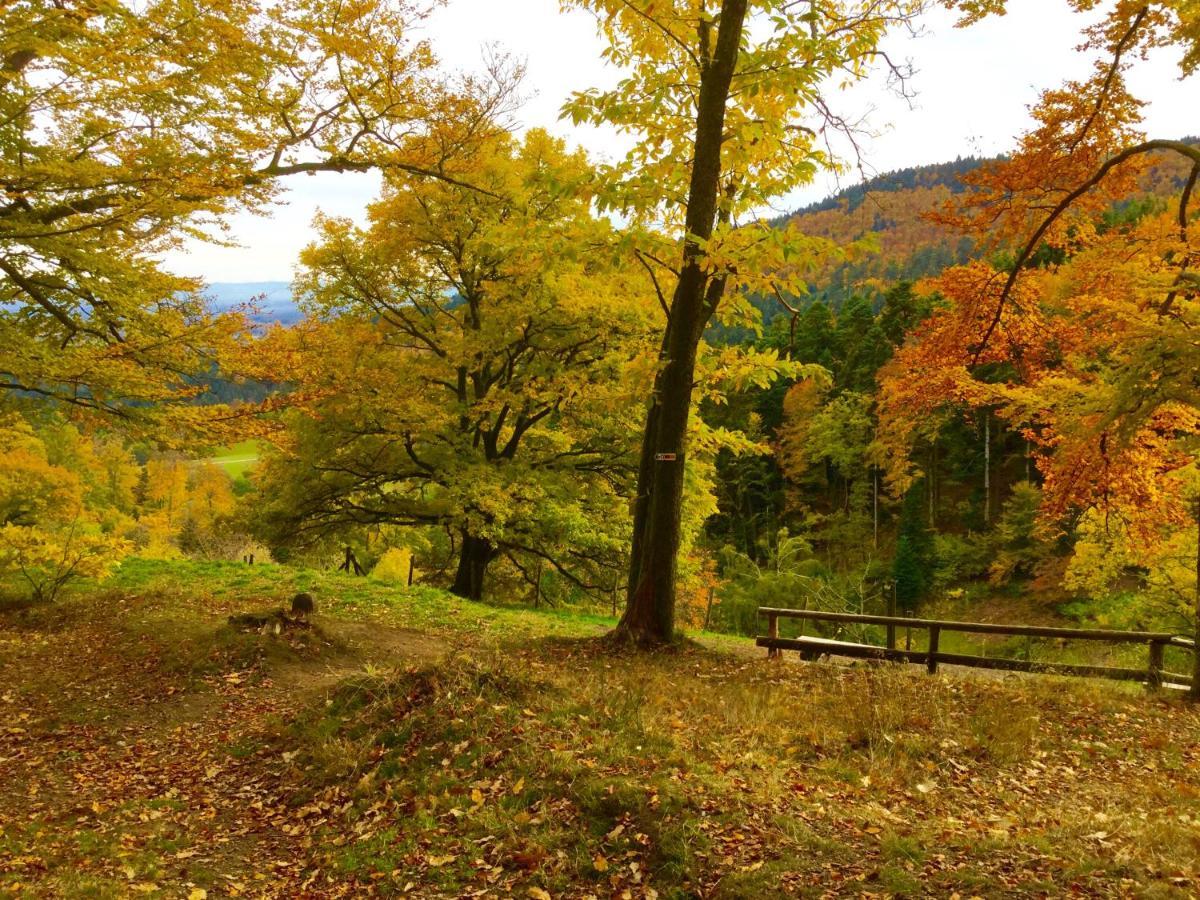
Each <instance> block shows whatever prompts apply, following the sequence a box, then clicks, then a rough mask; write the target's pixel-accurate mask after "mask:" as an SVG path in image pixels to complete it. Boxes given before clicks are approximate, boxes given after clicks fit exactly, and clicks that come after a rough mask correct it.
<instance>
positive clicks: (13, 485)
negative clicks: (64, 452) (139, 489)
mask: <svg viewBox="0 0 1200 900" xmlns="http://www.w3.org/2000/svg"><path fill="white" fill-rule="evenodd" d="M104 499H105V498H104V497H103V495H100V494H98V493H97V492H96V491H95V490H94V485H89V484H88V483H87V480H86V479H85V478H84V477H81V474H80V472H78V471H76V470H74V469H73V468H67V467H65V466H63V465H61V464H56V463H55V462H54V461H52V451H49V450H48V448H47V445H46V442H45V441H44V440H43V439H42V437H41V436H40V435H39V434H38V433H37V432H36V431H35V430H34V429H33V428H32V427H31V426H30V425H29V423H27V422H26V421H24V420H23V419H21V418H19V417H16V416H7V417H5V418H4V419H2V420H0V580H9V579H17V580H19V581H21V582H22V583H23V584H24V585H25V586H26V587H27V588H28V590H29V591H30V593H31V595H32V597H33V599H35V600H38V601H50V600H53V599H54V598H55V597H57V596H58V594H59V592H60V591H61V590H62V589H63V587H65V586H66V585H67V584H68V583H69V582H71V581H72V580H74V579H77V578H83V577H93V578H97V577H104V576H105V575H107V574H108V573H109V572H110V571H111V570H112V568H113V567H114V566H115V565H116V563H118V562H119V561H120V560H121V558H122V557H123V556H125V555H126V554H127V553H128V552H129V550H130V544H129V542H128V541H127V540H125V539H124V537H123V536H122V535H121V534H120V533H119V532H117V531H115V530H113V529H112V528H111V527H110V528H107V529H106V528H105V527H104V523H103V521H102V515H103V512H104Z"/></svg>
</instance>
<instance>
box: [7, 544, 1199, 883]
mask: <svg viewBox="0 0 1200 900" xmlns="http://www.w3.org/2000/svg"><path fill="white" fill-rule="evenodd" d="M298 590H310V591H312V592H313V593H314V594H315V595H316V598H317V623H318V625H319V626H320V628H321V631H322V632H323V634H324V636H323V637H320V638H319V639H318V638H315V637H314V638H313V639H310V640H306V639H304V638H303V637H302V636H297V637H294V638H293V639H291V640H282V639H279V638H275V637H271V636H262V635H258V634H243V633H240V632H235V631H233V630H232V629H230V628H228V627H227V626H226V625H225V624H224V619H225V617H226V616H227V615H228V614H229V613H230V612H233V611H247V610H255V609H265V608H271V607H274V606H279V605H283V604H284V603H286V601H287V599H288V598H290V596H291V594H292V593H294V592H295V591H298ZM612 624H613V620H612V619H611V618H608V617H603V616H585V615H574V614H572V613H571V612H570V611H569V610H564V609H541V610H532V609H528V608H523V607H519V606H505V605H488V604H479V603H471V602H468V601H464V600H461V599H459V598H456V597H453V596H451V595H449V594H447V593H446V592H444V591H441V590H438V589H435V588H431V587H421V586H416V587H413V588H406V587H396V586H391V585H388V584H384V583H381V582H376V581H373V580H371V579H369V578H357V577H353V576H348V575H344V574H342V573H334V572H321V571H313V570H305V569H292V568H288V567H284V566H276V565H255V566H246V565H241V564H235V563H215V562H171V563H167V562H155V561H147V560H138V559H131V560H128V561H126V563H124V564H123V565H122V566H121V567H120V569H119V570H118V572H117V573H116V575H115V576H114V577H113V578H112V579H110V580H109V581H107V582H105V583H104V584H103V585H102V586H100V587H99V588H97V587H96V586H90V587H86V586H85V587H81V588H77V589H75V590H73V591H72V592H70V593H69V594H68V596H67V597H66V598H65V600H64V601H63V602H62V603H60V604H58V605H57V606H53V607H49V606H43V607H39V608H36V609H32V610H25V611H17V612H14V611H11V610H10V611H9V612H8V613H4V612H2V611H0V640H6V641H9V643H8V644H7V645H6V650H5V654H6V655H0V673H2V674H3V676H4V679H5V690H6V691H11V692H13V695H14V696H15V697H18V698H20V700H21V702H22V703H23V704H24V707H23V708H27V709H30V710H40V711H47V710H54V712H52V713H51V712H43V713H38V715H39V716H42V720H41V721H40V722H36V721H35V722H31V723H28V725H27V726H22V727H30V728H35V727H36V728H45V729H47V730H46V735H47V736H46V737H45V738H43V739H42V742H39V743H37V744H33V745H31V746H34V747H45V746H48V744H47V743H45V742H47V741H50V740H52V739H54V738H52V737H51V735H55V734H60V733H61V734H81V733H83V732H81V731H79V729H81V728H82V729H85V730H88V729H97V728H107V729H113V734H114V735H116V736H118V737H120V739H121V740H128V739H130V738H127V737H125V735H127V734H128V735H138V736H139V737H137V738H136V739H137V740H140V741H144V742H146V743H145V750H144V752H143V751H141V750H139V753H138V754H136V755H134V756H132V757H128V758H125V757H123V758H125V759H126V762H125V763H124V764H125V765H131V764H134V763H133V762H130V760H134V761H136V760H142V759H146V760H150V761H151V762H153V761H154V760H156V759H157V760H163V759H164V757H165V758H167V759H170V760H171V765H172V767H173V768H178V769H179V770H180V771H181V772H183V773H184V774H183V777H180V778H178V779H174V780H173V783H176V784H178V785H180V787H181V789H183V790H184V791H185V793H182V794H180V795H179V797H178V798H177V802H176V801H172V804H173V805H171V806H162V805H161V801H159V800H155V799H153V798H151V799H147V798H146V797H141V796H132V795H131V796H129V797H128V798H126V797H125V794H124V792H114V793H115V795H116V796H119V797H121V798H122V802H121V803H120V804H119V805H116V806H113V807H112V808H111V811H108V810H109V807H108V805H107V804H103V805H104V807H105V810H106V811H105V812H104V813H96V814H95V815H94V816H93V815H92V814H90V813H86V811H85V812H84V813H82V815H84V821H86V822H87V823H88V830H87V831H86V832H84V831H79V833H78V839H73V840H69V841H65V840H62V839H61V834H62V831H63V829H64V828H66V827H68V826H66V825H64V824H63V823H64V822H69V821H73V819H72V818H62V817H61V815H60V817H59V818H55V817H54V816H53V815H51V814H50V812H52V811H53V810H51V811H47V810H46V809H42V808H40V807H39V811H38V812H37V814H36V815H33V814H32V811H26V810H24V808H23V807H22V806H21V804H24V803H26V802H27V800H26V799H23V797H22V794H21V793H19V792H18V793H17V794H15V795H13V798H12V799H14V800H15V802H16V806H12V807H10V808H11V809H12V815H13V818H12V819H11V820H10V821H11V822H13V823H16V822H21V823H26V824H22V825H21V827H20V828H19V829H17V828H15V827H14V828H12V829H11V830H8V831H4V838H5V840H6V841H8V842H9V846H8V847H4V846H3V843H2V842H0V850H3V851H6V852H8V853H9V855H11V856H14V857H28V858H33V857H37V858H38V859H42V860H44V861H45V862H46V863H47V864H48V865H49V866H50V868H49V870H48V871H47V872H46V874H45V875H44V876H43V875H41V874H39V871H40V870H38V869H37V868H36V867H35V866H34V865H33V864H32V863H30V864H29V865H27V866H26V867H25V868H24V869H23V870H21V871H20V872H19V873H18V872H16V871H15V870H14V872H13V873H12V874H10V875H6V874H4V873H3V871H2V870H0V895H2V894H3V892H4V890H5V887H6V885H8V886H11V883H12V882H13V881H15V880H17V879H22V880H32V886H28V885H27V887H26V890H27V891H28V890H31V889H32V890H33V891H34V893H35V894H36V893H37V890H38V889H39V888H43V889H44V892H48V893H51V894H53V893H55V892H56V891H57V892H58V893H60V894H68V895H72V896H74V895H93V896H119V895H121V892H122V890H127V889H128V885H129V884H130V883H140V882H145V883H151V882H153V883H155V884H157V885H158V886H159V887H160V888H161V890H162V893H163V895H165V896H186V894H187V891H186V890H183V889H182V888H183V887H185V886H186V885H187V884H188V883H195V884H199V885H202V886H204V887H206V888H208V889H209V890H210V892H211V891H213V890H214V889H216V888H217V887H219V886H220V885H222V884H224V883H226V882H229V883H233V881H234V880H236V881H238V882H240V883H243V884H257V882H252V881H251V879H252V878H254V877H255V874H254V872H253V871H251V872H247V870H246V869H244V868H238V866H240V865H241V863H240V862H238V860H242V859H245V860H246V864H247V865H253V864H254V860H253V855H254V851H253V850H252V849H246V848H243V847H242V845H241V844H240V843H237V845H236V846H234V845H230V846H231V847H233V849H235V850H236V853H235V854H232V855H222V854H221V853H220V852H215V851H213V849H212V847H213V845H212V843H211V839H210V838H208V837H206V835H207V834H208V832H209V831H210V830H211V829H210V827H209V826H208V825H206V824H205V821H206V820H205V818H204V816H202V815H196V814H193V812H192V810H191V809H189V808H187V807H186V805H183V806H181V805H179V804H182V803H184V802H185V798H186V797H188V796H192V795H189V794H187V793H186V789H187V786H188V785H199V786H200V787H199V788H194V790H199V791H200V796H205V794H204V792H205V791H208V790H210V788H209V787H207V786H208V785H213V786H214V787H212V788H211V789H212V790H216V787H215V785H216V784H218V783H219V779H218V780H217V781H210V780H209V779H210V776H209V775H208V774H206V773H207V770H208V769H209V767H210V766H211V767H212V768H213V771H224V770H226V769H229V770H230V771H232V772H234V773H235V774H234V777H233V778H232V780H231V782H230V784H229V788H228V789H229V790H230V791H231V792H233V793H232V794H231V795H230V796H231V797H233V798H236V797H240V796H241V795H240V794H239V793H237V792H239V791H242V790H244V789H245V786H246V785H249V784H256V785H261V786H262V789H263V793H262V798H263V799H264V802H267V803H268V804H270V803H275V804H277V806H275V807H273V808H272V811H271V813H270V819H271V822H272V823H274V824H273V826H272V827H275V826H276V825H277V826H279V830H276V831H271V832H270V834H271V835H273V837H271V838H270V840H272V841H275V842H283V843H276V844H274V845H272V846H271V847H270V850H269V853H270V854H271V855H270V857H269V859H270V860H285V861H288V862H289V863H294V864H295V870H294V872H291V870H289V873H283V872H282V871H275V872H274V874H273V875H272V878H280V879H285V878H286V879H290V880H281V881H279V883H278V884H276V883H275V882H274V881H272V882H268V883H264V884H263V895H264V896H299V895H304V894H305V893H306V892H310V893H318V894H319V893H321V890H322V889H324V887H325V886H326V885H332V884H336V885H337V886H338V887H339V889H342V890H344V891H348V892H349V895H362V894H366V893H373V894H375V895H379V896H395V895H401V894H404V893H406V892H408V893H412V892H415V893H416V894H417V895H419V896H461V895H464V894H468V893H480V892H485V891H490V892H491V894H492V895H495V896H526V897H528V896H532V897H540V896H542V895H541V894H540V893H539V892H540V891H545V892H547V893H549V894H550V895H551V896H552V897H559V896H584V895H587V894H594V895H596V896H622V895H623V893H624V892H626V891H628V892H629V893H630V895H631V896H634V897H640V896H649V893H648V892H647V890H646V889H647V888H649V889H652V890H653V891H654V892H655V893H656V894H657V896H659V897H662V898H668V897H680V898H682V897H687V896H697V895H700V896H712V897H761V896H778V895H794V896H819V895H820V894H821V893H822V891H825V892H833V893H837V894H841V895H859V894H863V893H869V894H874V895H878V896H889V895H894V896H905V895H917V896H920V895H928V894H933V895H939V896H942V895H945V896H948V895H950V894H953V893H955V892H959V893H961V894H962V895H964V896H968V895H981V896H989V897H991V896H1027V895H1031V894H1034V895H1036V894H1053V895H1058V894H1064V893H1070V892H1071V891H1072V890H1075V889H1077V888H1079V887H1081V886H1082V887H1084V888H1086V890H1085V891H1084V893H1088V892H1091V893H1094V894H1098V895H1122V894H1137V895H1146V896H1164V897H1170V896H1181V897H1182V896H1186V891H1187V889H1188V886H1189V885H1191V884H1192V883H1195V880H1196V878H1197V877H1200V841H1198V840H1197V838H1196V834H1197V832H1196V827H1197V823H1200V766H1197V765H1196V762H1197V758H1196V755H1195V748H1196V747H1197V746H1200V716H1198V715H1197V713H1196V711H1195V710H1193V709H1191V708H1190V707H1188V706H1186V705H1184V704H1182V703H1180V702H1179V701H1178V700H1177V699H1176V698H1167V697H1155V696H1150V695H1146V694H1145V693H1144V692H1135V693H1131V692H1127V691H1123V690H1120V689H1119V687H1118V686H1113V685H1109V684H1106V683H1102V682H1088V681H1083V680H1068V679H1049V678H1047V679H1042V678H1033V679H1019V680H1013V679H1004V680H997V679H991V678H980V677H975V676H973V675H959V674H943V675H939V676H937V677H933V678H930V677H928V676H927V675H925V674H924V673H923V672H922V671H921V670H920V668H919V667H916V666H909V667H899V666H884V667H875V666H852V665H832V664H828V663H817V664H812V665H804V664H800V663H798V662H797V661H796V660H795V657H794V655H793V656H789V657H788V658H787V659H786V660H785V661H784V662H782V663H768V662H766V660H765V659H764V658H763V657H762V656H761V655H760V654H759V653H758V652H754V653H750V652H748V651H750V650H751V649H752V645H750V643H749V642H748V641H747V640H745V639H734V638H724V639H722V640H720V641H708V640H706V641H705V642H704V644H703V645H702V644H698V643H694V642H688V643H684V644H682V645H681V646H679V647H677V648H675V649H673V650H671V651H666V652H661V653H653V654H627V653H622V654H614V652H613V651H612V650H611V649H610V648H609V647H608V646H607V645H605V644H603V643H602V642H600V641H598V640H596V638H597V637H599V636H600V635H602V634H603V633H604V632H605V631H607V630H608V629H609V628H611V626H612ZM397 638H403V639H404V641H421V642H423V644H424V645H425V648H426V649H427V650H428V651H429V652H427V653H424V654H423V655H421V656H420V657H419V658H418V657H415V656H413V655H412V653H411V647H410V645H409V644H406V643H404V641H400V642H396V640H395V639H397ZM85 651H86V652H85ZM48 660H53V664H47V661H48ZM231 676H234V678H233V680H231ZM309 684H311V685H312V686H311V687H309V688H308V689H307V690H308V692H307V693H297V692H298V691H301V692H302V691H303V690H305V688H304V686H305V685H309ZM81 685H82V686H83V687H82V689H83V690H85V691H86V693H85V694H80V690H81V688H80V686H81ZM77 695H78V696H77ZM59 707H61V708H59ZM260 710H262V712H260ZM197 715H200V716H207V715H211V716H214V717H217V718H220V724H219V726H218V725H214V728H213V730H214V733H213V734H212V735H211V738H210V743H209V744H208V745H206V746H207V749H206V753H207V755H205V756H203V757H202V758H200V757H197V753H196V751H195V749H194V747H193V744H194V743H195V742H196V741H197V740H198V739H201V738H202V737H203V732H202V731H201V730H198V726H200V725H202V724H203V720H201V722H199V723H197V722H195V721H194V717H195V716H197ZM237 715H240V716H243V717H244V718H242V719H237V718H236V716H237ZM189 716H190V717H193V718H192V719H188V718H186V717H189ZM227 716H235V718H234V719H232V720H230V719H227V718H223V717H227ZM180 717H183V718H180ZM164 720H165V721H164ZM154 723H160V726H159V727H163V728H166V731H165V732H164V734H165V735H166V741H165V743H155V741H154V738H153V732H152V726H153V725H154ZM176 727H183V728H184V730H183V731H180V732H178V733H179V734H182V735H185V738H184V739H183V740H180V739H179V738H178V737H176V734H177V732H176V731H175V730H174V729H175V728H176ZM147 729H151V730H147ZM2 736H3V732H2V729H0V738H2ZM110 746H111V742H109V743H108V744H103V747H110ZM139 746H141V745H139ZM100 752H108V751H107V750H103V749H99V748H98V747H97V746H91V745H88V747H87V748H85V749H84V750H81V751H79V752H77V750H76V748H75V747H67V748H64V753H63V754H57V755H54V756H53V757H47V758H46V760H45V761H44V762H43V763H42V765H40V766H39V767H38V769H37V771H38V772H49V773H54V772H61V778H62V781H61V782H60V783H61V784H64V785H69V786H71V787H72V790H76V789H78V788H80V787H82V788H86V787H87V782H80V781H78V780H77V778H76V774H77V769H78V768H79V767H81V766H83V767H88V769H89V771H91V772H93V773H94V774H95V775H96V777H104V778H108V777H110V774H111V773H110V767H108V766H107V765H98V764H96V763H95V762H94V761H93V758H94V754H96V753H100ZM175 754H177V756H175ZM189 766H190V767H191V768H189ZM188 773H192V774H190V775H189V774H188ZM135 774H136V773H131V777H128V778H122V779H121V780H120V781H119V782H118V785H119V786H124V785H126V784H127V785H130V786H131V787H132V790H133V792H134V793H135V794H136V792H137V791H138V790H139V786H140V785H141V784H143V782H142V780H141V779H140V778H138V777H132V776H133V775H135ZM39 777H43V776H39ZM45 777H46V779H47V780H46V782H45V783H46V785H47V787H46V789H45V790H46V795H45V796H48V797H49V798H51V800H52V799H53V796H54V794H53V785H54V783H55V782H54V781H53V779H50V778H49V776H45ZM212 777H214V778H215V777H216V776H212ZM6 799H8V798H6ZM219 799H220V798H219ZM38 802H39V803H43V804H44V803H47V802H50V800H44V799H43V800H39V801H38ZM62 802H63V804H64V806H65V808H66V809H67V810H74V809H75V808H76V807H78V806H80V805H81V804H80V801H79V800H77V799H76V798H75V797H74V796H71V795H68V796H66V797H64V798H63V801H62ZM156 804H158V805H156ZM51 805H53V804H51ZM82 806H83V807H84V808H85V810H86V809H90V808H91V807H90V804H89V803H87V802H84V803H82ZM212 808H213V809H214V810H215V812H214V813H213V815H218V816H228V817H232V818H233V821H232V822H230V823H229V824H228V827H229V829H230V830H229V833H232V834H237V835H243V836H244V837H239V838H238V840H239V841H241V840H246V841H252V840H254V835H256V834H258V833H259V832H258V831H255V830H254V829H253V828H247V826H246V823H247V822H251V823H252V820H247V819H244V818H243V816H246V815H252V813H250V812H249V811H248V809H247V807H246V804H245V803H244V802H241V801H233V800H230V799H220V802H216V801H215V800H214V802H213V803H212ZM4 814H5V812H4V810H3V809H0V824H3V816H4ZM74 815H75V813H72V816H74ZM93 821H94V822H95V824H96V825H98V826H99V825H103V826H104V827H103V828H99V827H98V828H96V829H93V828H92V827H91V826H92V823H93ZM297 823H300V824H302V827H297ZM225 827H226V826H225V825H222V826H221V828H222V829H223V828H225ZM243 829H245V830H243ZM93 830H94V831H95V832H96V835H95V836H94V837H93V836H91V832H92V831H93ZM216 832H217V833H223V832H222V830H221V829H216ZM125 835H133V836H135V837H136V840H133V838H132V837H125ZM218 847H219V845H218ZM193 849H194V850H196V851H197V855H195V856H191V855H189V856H187V857H186V860H188V862H187V863H186V866H185V865H184V864H183V863H179V864H176V863H172V862H170V860H173V859H175V858H176V857H177V856H179V855H180V854H182V853H188V854H190V853H191V851H192V850H193ZM231 853H232V851H231ZM114 856H120V857H121V858H122V859H123V860H124V862H122V863H121V865H128V866H129V868H130V869H131V870H133V871H134V875H132V876H131V875H129V874H128V873H125V874H122V872H123V870H122V869H120V868H116V869H114V865H113V863H112V862H111V861H112V859H113V858H114ZM185 867H186V870H187V871H186V874H181V871H182V869H183V868H185ZM309 878H316V879H318V880H317V881H316V882H314V883H313V887H312V888H311V890H310V889H309V888H306V887H304V885H305V884H306V879H309ZM6 879H8V880H7V881H6ZM38 879H43V880H41V881H38ZM114 879H115V880H114ZM185 879H186V880H185ZM409 885H412V887H409ZM210 895H211V893H210Z"/></svg>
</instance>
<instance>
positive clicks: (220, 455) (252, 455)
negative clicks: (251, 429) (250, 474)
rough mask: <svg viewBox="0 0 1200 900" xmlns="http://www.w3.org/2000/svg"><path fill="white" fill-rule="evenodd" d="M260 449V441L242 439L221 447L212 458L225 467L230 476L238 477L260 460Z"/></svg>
mask: <svg viewBox="0 0 1200 900" xmlns="http://www.w3.org/2000/svg"><path fill="white" fill-rule="evenodd" d="M260 451H261V447H260V446H259V443H258V441H255V440H249V441H241V442H239V443H237V444H231V445H230V446H228V447H222V448H220V449H219V450H217V451H216V452H215V453H214V454H213V455H212V457H211V459H212V461H213V462H214V463H216V464H217V465H218V466H220V467H221V468H222V469H224V470H225V472H226V473H227V474H228V475H229V477H230V478H233V479H237V478H240V477H241V476H242V475H244V474H245V473H246V472H247V471H249V470H250V469H252V468H253V467H254V465H255V463H257V462H258V455H259V452H260Z"/></svg>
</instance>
